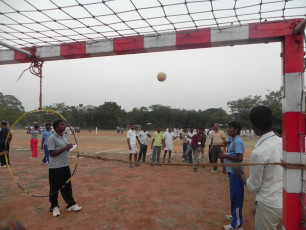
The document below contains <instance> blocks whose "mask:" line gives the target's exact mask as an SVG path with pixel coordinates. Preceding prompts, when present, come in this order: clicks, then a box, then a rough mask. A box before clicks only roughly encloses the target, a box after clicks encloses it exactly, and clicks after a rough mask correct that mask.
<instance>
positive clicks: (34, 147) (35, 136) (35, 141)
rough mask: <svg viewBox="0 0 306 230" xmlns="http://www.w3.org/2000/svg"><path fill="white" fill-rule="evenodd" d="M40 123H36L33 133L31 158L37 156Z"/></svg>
mask: <svg viewBox="0 0 306 230" xmlns="http://www.w3.org/2000/svg"><path fill="white" fill-rule="evenodd" d="M39 133H40V132H39V130H38V125H34V130H33V132H32V133H31V143H30V145H31V152H32V156H31V157H30V158H37V157H38V154H37V145H38V135H39Z"/></svg>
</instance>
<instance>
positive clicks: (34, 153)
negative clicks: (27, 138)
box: [31, 139, 38, 157]
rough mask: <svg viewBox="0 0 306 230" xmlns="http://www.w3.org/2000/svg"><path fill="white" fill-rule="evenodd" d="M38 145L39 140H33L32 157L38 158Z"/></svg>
mask: <svg viewBox="0 0 306 230" xmlns="http://www.w3.org/2000/svg"><path fill="white" fill-rule="evenodd" d="M37 144H38V140H37V139H31V152H32V157H37Z"/></svg>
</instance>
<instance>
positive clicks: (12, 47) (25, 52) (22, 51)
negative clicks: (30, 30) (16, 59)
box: [0, 41, 33, 57]
mask: <svg viewBox="0 0 306 230" xmlns="http://www.w3.org/2000/svg"><path fill="white" fill-rule="evenodd" d="M0 45H1V46H4V47H6V48H9V49H11V50H15V51H17V52H19V53H23V54H25V55H27V56H28V57H32V56H33V55H32V54H31V52H29V51H26V50H23V49H20V48H17V47H14V46H12V45H9V44H7V43H5V42H2V41H0Z"/></svg>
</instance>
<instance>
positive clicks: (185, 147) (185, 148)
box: [182, 143, 188, 162]
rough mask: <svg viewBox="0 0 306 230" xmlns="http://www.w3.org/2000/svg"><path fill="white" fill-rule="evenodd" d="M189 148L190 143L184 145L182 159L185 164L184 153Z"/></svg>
mask: <svg viewBox="0 0 306 230" xmlns="http://www.w3.org/2000/svg"><path fill="white" fill-rule="evenodd" d="M187 148H188V143H183V155H182V157H183V158H184V162H186V157H185V155H184V153H185V152H186V151H187Z"/></svg>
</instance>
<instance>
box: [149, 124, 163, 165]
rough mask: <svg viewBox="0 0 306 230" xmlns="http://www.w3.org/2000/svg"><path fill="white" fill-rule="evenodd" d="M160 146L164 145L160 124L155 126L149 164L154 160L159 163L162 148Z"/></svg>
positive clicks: (153, 162) (152, 163)
mask: <svg viewBox="0 0 306 230" xmlns="http://www.w3.org/2000/svg"><path fill="white" fill-rule="evenodd" d="M162 146H164V134H163V133H162V132H161V128H160V126H157V128H156V132H154V134H153V139H152V143H151V149H153V152H152V161H151V166H154V164H155V161H156V162H157V164H159V158H160V152H161V150H162V148H163V147H162Z"/></svg>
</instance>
